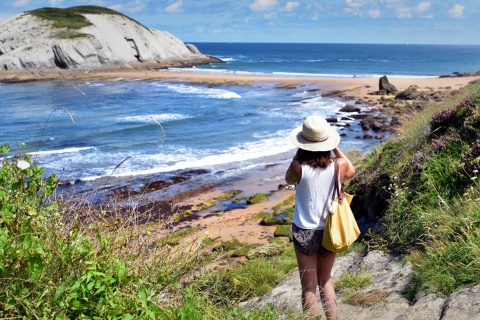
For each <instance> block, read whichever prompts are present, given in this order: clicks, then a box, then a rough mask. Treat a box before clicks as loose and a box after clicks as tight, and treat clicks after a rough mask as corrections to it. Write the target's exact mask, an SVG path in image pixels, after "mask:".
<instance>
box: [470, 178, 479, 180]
mask: <svg viewBox="0 0 480 320" xmlns="http://www.w3.org/2000/svg"><path fill="white" fill-rule="evenodd" d="M470 179H472V180H477V179H478V177H471V178H470Z"/></svg>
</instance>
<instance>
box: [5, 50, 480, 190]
mask: <svg viewBox="0 0 480 320" xmlns="http://www.w3.org/2000/svg"><path fill="white" fill-rule="evenodd" d="M193 44H194V45H195V46H196V47H197V48H198V49H199V50H200V51H201V52H202V53H204V54H209V55H213V56H216V57H219V58H221V59H222V60H224V61H225V63H216V64H210V65H202V66H196V67H193V68H185V69H181V71H183V72H185V71H187V72H193V73H206V74H245V75H262V76H266V79H265V81H263V82H259V83H252V84H249V85H237V84H231V83H225V84H216V85H212V84H199V83H189V82H181V81H166V80H158V81H135V80H129V81H121V79H117V80H116V81H111V80H110V81H104V80H88V81H85V80H81V81H71V82H68V83H63V82H60V81H44V82H29V83H14V84H0V94H1V97H2V99H0V110H2V116H1V117H0V137H1V139H0V143H1V144H3V143H9V144H10V146H11V147H12V150H11V152H10V153H9V154H8V155H7V156H12V155H14V154H18V153H27V154H29V155H30V156H31V157H32V158H33V160H34V161H36V162H38V164H39V165H40V166H42V167H44V168H45V175H49V174H55V175H57V176H58V177H59V178H60V180H61V181H63V182H65V184H68V185H70V186H75V187H76V188H84V189H87V190H88V189H94V188H98V184H99V183H102V186H103V187H107V188H108V187H114V186H118V185H121V184H128V185H130V186H133V187H134V188H141V186H142V185H143V184H144V183H145V181H146V180H149V181H152V180H164V181H168V180H169V179H172V178H173V177H178V176H188V179H187V180H186V181H185V182H183V183H182V184H176V189H175V190H165V192H164V193H163V194H159V195H158V197H166V196H169V195H171V194H172V193H175V192H179V191H182V190H187V189H189V188H193V187H198V186H202V184H208V183H219V184H225V185H229V183H230V182H232V181H236V180H238V179H241V178H245V177H248V178H249V179H250V181H251V185H253V186H255V185H258V186H261V185H269V184H270V185H275V184H278V183H283V175H284V172H285V170H286V168H287V167H288V164H289V162H290V160H291V158H292V157H293V155H294V153H295V147H294V146H293V145H292V144H291V142H290V141H289V139H288V134H289V132H290V131H291V130H292V129H293V128H295V127H297V126H300V125H301V124H302V122H303V120H304V119H305V118H306V117H307V116H308V115H311V114H320V115H323V116H325V117H337V118H339V119H340V118H341V117H342V115H341V114H340V113H339V112H338V111H339V109H340V108H342V107H343V106H344V105H345V104H346V103H348V101H343V100H341V99H339V98H334V97H328V96H325V94H324V92H321V91H318V90H315V88H314V87H310V86H309V85H308V84H306V85H304V86H297V87H287V88H285V87H283V88H281V87H278V86H277V85H276V83H274V82H273V81H269V80H268V76H272V77H273V76H275V77H278V76H282V77H296V78H297V77H305V78H306V83H308V81H307V78H311V77H313V78H325V79H326V78H331V77H337V78H344V77H366V78H372V82H373V83H378V78H379V77H381V76H383V75H387V76H388V77H389V79H395V78H396V77H427V78H433V77H438V76H440V75H451V74H452V73H454V72H475V71H478V70H480V46H471V45H462V46H461V45H407V44H403V45H388V44H299V43H297V44H295V43H193ZM178 71H179V69H174V68H173V69H170V72H172V73H175V72H178ZM317 86H318V85H317ZM339 124H340V126H338V130H339V132H340V131H341V134H342V142H341V145H340V146H341V148H342V150H344V151H354V150H358V151H360V152H361V153H362V154H365V153H368V152H369V151H370V150H371V148H372V147H374V146H375V145H376V144H378V143H380V141H376V140H375V139H361V138H360V137H361V136H362V135H363V132H362V130H361V128H360V126H359V125H358V121H356V120H353V119H351V120H342V121H340V123H339ZM167 189H168V188H167ZM255 191H256V190H252V192H255Z"/></svg>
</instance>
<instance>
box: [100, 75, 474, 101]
mask: <svg viewBox="0 0 480 320" xmlns="http://www.w3.org/2000/svg"><path fill="white" fill-rule="evenodd" d="M91 76H92V77H94V78H100V79H111V80H165V81H167V80H168V81H188V82H193V83H212V84H215V83H217V84H220V83H228V82H230V83H235V84H245V85H248V84H254V83H262V82H269V83H277V84H278V86H279V87H280V86H282V85H283V86H288V85H302V84H303V85H314V86H316V87H317V88H318V89H319V90H324V91H326V92H330V93H332V92H333V93H334V94H336V95H339V96H343V95H346V94H348V95H349V96H352V97H354V98H356V99H360V98H366V97H368V98H370V99H372V97H373V98H375V96H371V95H370V96H367V95H368V93H369V92H372V91H376V90H378V82H379V79H378V78H361V77H355V78H354V77H352V78H309V77H277V76H260V75H255V76H251V75H243V74H206V73H196V72H181V71H168V70H159V71H151V70H145V71H121V72H115V71H112V72H96V73H93V74H91ZM477 79H480V76H471V77H444V78H438V77H431V78H428V77H417V78H414V77H401V78H400V77H395V78H389V82H390V83H391V84H393V85H394V86H395V87H396V88H397V89H398V90H399V91H402V90H405V89H407V88H408V87H409V86H417V87H418V88H419V89H420V90H435V91H437V90H442V89H446V88H447V89H452V90H454V89H459V88H462V87H464V86H465V85H467V84H468V83H469V82H471V81H474V80H477ZM376 98H379V96H376Z"/></svg>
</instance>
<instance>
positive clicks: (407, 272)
mask: <svg viewBox="0 0 480 320" xmlns="http://www.w3.org/2000/svg"><path fill="white" fill-rule="evenodd" d="M344 272H349V273H362V272H364V273H366V274H368V275H371V278H372V283H371V284H370V285H369V286H367V287H365V288H363V289H360V290H359V291H355V292H352V291H351V290H348V289H344V290H340V291H338V292H337V303H338V319H339V320H342V319H348V320H350V319H355V320H362V319H365V320H375V319H378V320H385V319H398V320H416V319H425V320H434V319H435V320H450V319H451V320H454V319H455V320H457V319H458V320H467V319H480V285H476V286H473V287H470V288H464V289H461V290H459V291H457V292H455V293H453V294H451V295H449V296H447V297H441V296H439V295H437V294H433V293H430V294H423V295H421V296H419V297H417V299H415V301H413V302H410V301H408V300H407V299H406V297H405V292H406V291H407V290H408V289H409V283H410V281H411V278H412V266H411V265H410V263H409V262H406V261H405V259H404V256H402V255H394V254H388V253H385V252H383V251H370V252H369V253H368V254H363V253H358V252H351V253H348V254H346V255H344V256H342V257H339V258H337V259H336V260H335V264H334V266H333V269H332V277H333V279H334V281H335V280H338V279H339V278H340V276H341V275H342V274H343V273H344ZM300 297H301V285H300V277H299V275H298V269H294V270H293V271H292V272H291V273H290V274H289V275H288V276H287V277H286V278H285V279H284V280H283V281H282V282H281V283H280V284H279V285H278V286H277V287H275V288H274V289H273V290H272V291H270V292H269V293H267V294H266V295H264V296H262V297H258V298H254V299H251V300H249V301H246V302H243V303H242V304H241V306H242V307H244V308H264V307H267V306H273V307H277V308H278V309H279V310H285V313H286V314H289V312H290V313H291V312H292V311H296V312H298V313H300V312H301V310H302V306H301V300H300ZM317 298H318V297H317Z"/></svg>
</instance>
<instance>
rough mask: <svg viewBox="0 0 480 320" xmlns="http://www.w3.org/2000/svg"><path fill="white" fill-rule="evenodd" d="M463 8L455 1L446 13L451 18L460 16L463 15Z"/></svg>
mask: <svg viewBox="0 0 480 320" xmlns="http://www.w3.org/2000/svg"><path fill="white" fill-rule="evenodd" d="M464 10H465V7H464V6H462V5H459V4H458V3H456V4H455V5H454V6H453V8H452V9H450V10H449V11H448V14H449V15H450V17H452V18H461V17H462V16H463V11H464Z"/></svg>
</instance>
